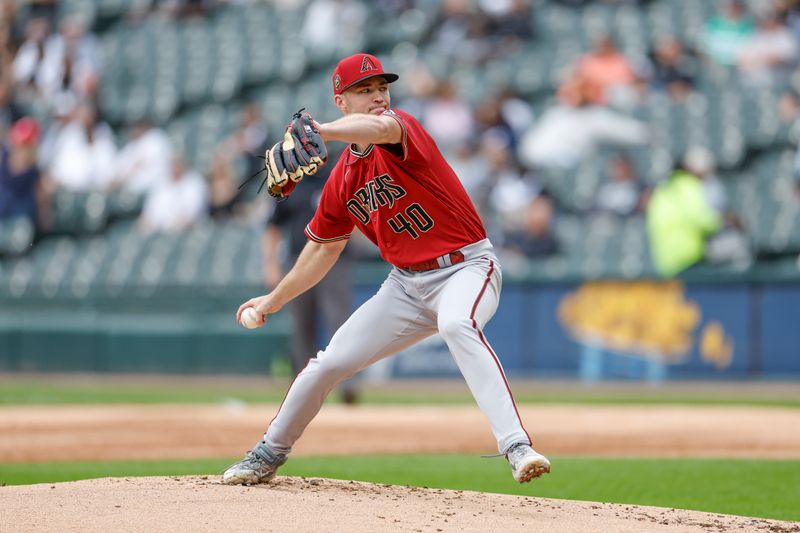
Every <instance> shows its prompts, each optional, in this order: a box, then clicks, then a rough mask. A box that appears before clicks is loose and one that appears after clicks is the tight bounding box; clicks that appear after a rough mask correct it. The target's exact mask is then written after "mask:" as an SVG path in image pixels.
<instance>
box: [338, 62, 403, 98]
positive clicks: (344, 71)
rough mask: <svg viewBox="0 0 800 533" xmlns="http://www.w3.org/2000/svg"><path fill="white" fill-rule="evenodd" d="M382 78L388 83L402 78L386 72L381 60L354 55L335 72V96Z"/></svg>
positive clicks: (339, 65) (341, 63) (340, 63)
mask: <svg viewBox="0 0 800 533" xmlns="http://www.w3.org/2000/svg"><path fill="white" fill-rule="evenodd" d="M374 76H382V77H383V78H384V79H386V81H387V82H388V83H392V82H393V81H397V79H398V78H399V77H400V76H398V75H397V74H392V73H391V72H384V71H383V65H381V62H380V60H379V59H378V58H377V57H375V56H373V55H370V54H353V55H351V56H350V57H346V58H344V59H342V60H341V61H339V64H338V65H336V70H334V71H333V78H332V81H333V94H342V93H343V92H345V91H346V90H347V89H349V88H350V87H352V86H353V85H355V84H356V83H358V82H360V81H364V80H366V79H369V78H372V77H374Z"/></svg>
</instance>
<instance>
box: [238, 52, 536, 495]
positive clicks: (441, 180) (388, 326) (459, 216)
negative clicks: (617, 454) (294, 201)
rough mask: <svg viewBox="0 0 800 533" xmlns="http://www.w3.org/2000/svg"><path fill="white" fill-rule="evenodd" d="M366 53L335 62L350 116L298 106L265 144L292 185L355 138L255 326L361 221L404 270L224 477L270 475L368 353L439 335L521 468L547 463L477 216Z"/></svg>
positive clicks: (302, 287)
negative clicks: (517, 384) (516, 384)
mask: <svg viewBox="0 0 800 533" xmlns="http://www.w3.org/2000/svg"><path fill="white" fill-rule="evenodd" d="M397 79H398V76H397V74H391V73H389V72H384V70H383V66H382V65H381V63H380V61H379V60H378V59H377V58H376V57H374V56H372V55H369V54H363V53H360V54H355V55H352V56H350V57H347V58H345V59H343V60H342V61H341V62H340V63H339V64H338V65H337V67H336V69H335V70H334V72H333V78H332V82H333V94H334V102H335V104H336V106H337V107H338V108H339V110H340V111H341V112H342V114H343V115H344V116H343V117H342V118H339V119H338V120H335V121H333V122H329V123H325V124H319V123H317V122H315V121H314V120H313V119H312V118H311V116H310V115H309V114H308V113H298V114H296V115H295V117H294V119H293V121H292V122H291V123H290V124H289V126H288V127H287V130H286V135H285V136H284V138H283V140H282V141H281V142H279V143H277V144H276V145H275V146H273V147H272V148H271V149H270V150H268V151H267V156H266V162H267V165H266V166H267V170H268V172H267V179H266V182H267V185H268V187H267V190H268V191H269V192H270V194H272V195H273V196H277V197H285V196H288V195H289V194H290V193H291V191H292V190H293V188H294V187H295V186H296V185H297V184H298V182H299V181H300V180H301V179H302V178H303V176H305V175H308V174H313V173H314V172H316V170H317V168H319V166H321V165H322V164H324V163H325V160H326V159H327V150H326V149H325V142H326V141H342V142H345V143H348V144H349V149H347V150H345V151H344V153H343V154H342V156H341V157H340V158H339V161H338V162H337V164H336V166H335V167H334V169H333V171H332V172H331V175H330V177H329V178H328V180H327V182H326V184H325V187H324V189H323V191H322V196H321V199H320V202H319V206H318V208H317V210H316V213H315V214H314V217H313V218H312V219H311V221H310V222H309V224H308V226H307V227H306V230H305V233H306V236H307V237H308V241H307V243H306V245H305V247H304V249H303V251H302V253H301V254H300V256H299V257H298V259H297V262H296V263H295V265H294V266H293V267H292V269H291V270H290V271H289V272H288V273H287V274H286V276H285V277H284V278H283V279H282V280H281V281H280V283H279V284H278V285H277V286H276V287H275V289H274V290H273V291H272V292H270V293H269V294H266V295H264V296H259V297H256V298H252V299H250V300H248V301H247V302H245V303H243V304H242V305H241V306H240V307H239V310H238V312H237V317H236V318H237V320H241V318H242V313H243V312H244V311H245V309H248V308H250V307H252V308H254V309H255V311H256V313H257V316H258V320H259V325H263V324H264V321H265V320H266V317H267V315H270V314H272V313H276V312H278V311H279V310H280V309H281V308H282V307H283V306H284V305H286V304H287V303H288V302H289V301H291V300H292V299H293V298H295V297H297V296H298V295H299V294H301V293H303V292H304V291H306V290H308V289H309V288H311V287H313V286H314V285H315V284H317V283H318V282H319V281H320V280H321V279H322V278H323V276H325V274H326V272H328V270H329V269H330V268H331V267H332V266H333V264H334V263H335V262H336V261H337V259H338V257H339V254H340V253H341V252H342V249H343V248H344V247H345V244H346V243H347V240H348V239H349V238H350V235H351V234H352V232H353V229H354V228H358V229H359V230H360V231H361V232H362V233H363V234H364V235H365V236H367V237H368V238H369V239H370V240H371V241H372V242H374V243H375V244H376V245H377V246H378V248H379V249H380V253H381V256H382V257H383V259H385V260H386V261H388V262H389V263H391V264H392V265H393V266H394V268H393V269H392V271H391V273H390V274H389V276H388V278H387V279H386V280H385V281H384V283H383V285H382V286H381V288H380V289H379V290H378V292H377V293H376V294H375V295H374V296H373V297H372V298H371V299H370V300H368V301H367V302H366V303H365V304H364V305H362V306H361V307H360V308H359V309H358V310H356V311H355V313H353V315H352V316H350V318H349V319H348V320H347V321H346V322H345V323H344V324H343V325H342V327H341V328H340V329H339V330H338V331H337V332H336V333H335V335H334V336H333V338H332V339H331V341H330V344H328V346H327V347H326V348H325V349H324V350H322V351H321V352H319V353H318V354H317V357H316V358H312V359H310V361H309V363H308V365H307V366H306V367H305V368H304V369H303V371H302V372H300V374H299V375H298V376H297V378H296V379H295V381H294V382H293V383H292V385H291V386H290V387H289V391H288V392H287V394H286V398H285V399H284V401H283V404H282V405H281V406H280V408H279V409H278V413H277V414H276V415H275V418H274V419H273V420H272V422H270V424H269V427H268V428H267V431H266V433H265V434H264V436H263V439H262V440H261V441H260V442H258V443H257V444H256V445H255V447H254V448H253V449H252V450H250V451H249V452H248V453H247V455H246V456H245V458H244V459H243V460H241V461H239V462H238V463H236V464H234V465H232V466H231V467H230V468H228V469H227V470H226V471H225V473H224V474H223V482H224V483H227V484H255V483H265V482H268V481H269V480H270V479H272V478H273V477H274V476H275V473H276V471H277V469H278V467H280V466H281V465H282V464H284V463H285V462H286V459H287V456H288V454H289V453H290V452H291V451H292V446H293V445H294V443H295V441H297V439H299V438H300V436H301V435H302V434H303V430H305V428H306V426H308V424H309V423H310V422H311V420H312V419H313V418H314V416H316V414H317V412H318V411H319V409H320V407H321V406H322V403H323V401H324V399H325V397H326V395H327V394H328V393H329V392H330V391H331V390H332V389H333V388H334V387H335V386H336V385H337V384H339V383H340V382H341V381H343V380H345V379H347V378H349V377H350V376H352V375H353V374H355V373H356V372H358V371H359V370H361V369H363V368H365V367H367V366H369V365H370V364H372V363H374V362H376V361H378V360H380V359H382V358H384V357H388V356H390V355H392V354H395V353H397V352H399V351H401V350H403V349H404V348H407V347H409V346H411V345H412V344H414V343H416V342H418V341H420V340H422V339H424V338H426V337H428V336H430V335H433V334H435V333H437V332H438V333H440V334H441V336H442V338H443V339H444V341H445V342H446V343H447V346H448V348H449V349H450V352H451V353H452V354H453V357H454V358H455V361H456V363H457V364H458V367H459V369H460V370H461V373H462V374H463V375H464V378H465V379H466V381H467V384H468V386H469V388H470V390H471V391H472V394H473V395H474V397H475V400H476V401H477V403H478V406H479V407H480V408H481V410H482V411H483V412H484V413H485V414H486V416H487V418H488V419H489V423H490V425H491V428H492V432H493V433H494V436H495V438H496V439H497V446H498V450H499V452H500V453H501V454H503V455H505V457H506V458H507V459H508V461H509V463H510V465H511V470H512V474H513V476H514V479H516V480H517V481H519V482H520V483H522V482H527V481H530V480H531V479H533V478H535V477H538V476H540V475H542V474H544V473H547V472H549V471H550V462H549V461H548V460H547V458H545V457H544V456H542V455H541V454H539V453H537V452H536V451H534V450H533V448H531V439H530V437H529V435H528V433H527V431H526V430H525V428H524V427H523V425H522V420H521V419H520V417H519V413H518V411H517V407H516V404H515V403H514V398H513V397H512V394H511V389H510V388H509V385H508V381H507V380H506V376H505V373H504V372H503V367H502V365H501V364H500V360H499V358H498V357H497V354H496V353H495V352H494V350H493V349H492V347H491V345H490V344H489V341H488V340H487V339H486V337H485V335H484V333H483V328H484V326H485V325H486V323H487V322H488V321H489V319H490V318H491V317H492V316H493V315H494V313H495V310H496V309H497V305H498V302H499V298H500V288H501V283H502V274H501V271H500V266H499V264H498V262H497V258H496V257H495V254H494V251H493V248H492V244H491V243H490V242H489V240H488V239H487V238H486V231H485V230H484V228H483V225H482V223H481V220H480V218H479V217H478V215H477V213H476V211H475V208H474V207H473V205H472V203H471V201H470V199H469V197H468V196H467V193H466V192H465V191H464V188H463V187H462V185H461V183H460V181H459V179H458V177H457V176H456V175H455V173H454V172H453V169H452V168H450V166H449V165H448V164H447V162H446V161H445V159H444V157H443V156H442V154H441V153H440V152H439V149H438V148H437V147H436V144H435V143H434V141H433V139H432V138H431V136H430V135H429V134H428V133H427V132H426V131H425V129H424V128H423V127H422V126H421V125H420V123H419V122H418V121H417V120H416V119H415V118H414V117H412V116H411V115H409V114H407V113H405V112H403V111H401V110H398V109H392V108H391V105H390V104H391V98H390V95H389V84H390V83H392V82H394V81H396V80H397Z"/></svg>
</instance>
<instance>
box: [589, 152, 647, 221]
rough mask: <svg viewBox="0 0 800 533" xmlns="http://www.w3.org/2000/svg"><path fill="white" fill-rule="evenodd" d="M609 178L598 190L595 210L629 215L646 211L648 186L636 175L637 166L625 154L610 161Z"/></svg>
mask: <svg viewBox="0 0 800 533" xmlns="http://www.w3.org/2000/svg"><path fill="white" fill-rule="evenodd" d="M607 174H608V180H607V181H606V183H604V184H603V185H601V186H600V187H599V189H598V190H597V195H596V198H595V203H594V210H595V211H602V212H606V213H611V214H614V215H618V216H623V217H624V216H629V215H634V214H636V213H640V212H643V211H644V204H645V201H646V199H647V197H646V191H647V188H646V187H645V185H644V184H643V183H642V182H641V180H639V177H638V176H637V175H636V168H635V167H634V166H633V163H632V162H631V160H630V159H629V158H628V157H626V156H624V155H616V156H615V157H612V158H611V159H610V160H609V162H608V172H607Z"/></svg>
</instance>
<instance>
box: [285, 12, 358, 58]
mask: <svg viewBox="0 0 800 533" xmlns="http://www.w3.org/2000/svg"><path fill="white" fill-rule="evenodd" d="M303 20H304V21H305V22H304V24H303V28H302V31H301V32H300V33H301V34H302V35H303V36H304V39H303V44H304V45H305V47H306V48H307V49H308V51H309V52H310V53H311V55H312V57H317V58H321V59H326V60H327V59H331V58H332V57H334V56H336V55H337V54H339V53H340V52H344V51H352V50H354V49H358V48H360V47H361V46H362V44H363V42H362V41H363V38H364V23H365V22H366V20H367V10H366V8H365V7H364V5H363V4H362V3H361V2H360V1H358V0H312V1H311V3H310V4H309V5H308V7H307V8H306V10H305V16H304V17H303Z"/></svg>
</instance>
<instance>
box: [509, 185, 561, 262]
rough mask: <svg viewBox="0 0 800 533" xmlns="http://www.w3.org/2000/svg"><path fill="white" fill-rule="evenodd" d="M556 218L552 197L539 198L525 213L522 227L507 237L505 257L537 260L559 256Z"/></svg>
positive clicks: (530, 204)
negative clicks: (554, 222) (554, 221)
mask: <svg viewBox="0 0 800 533" xmlns="http://www.w3.org/2000/svg"><path fill="white" fill-rule="evenodd" d="M554 218H555V206H554V205H553V201H552V200H551V199H550V197H549V196H548V195H546V194H542V195H539V196H537V197H536V198H535V199H534V200H533V201H531V202H530V203H529V204H528V206H527V208H526V209H525V211H524V214H523V224H522V227H521V228H520V229H517V230H514V231H511V232H510V233H509V234H508V236H507V237H506V239H505V242H504V243H503V252H504V255H506V256H507V255H509V254H511V255H516V256H518V257H522V258H527V259H536V258H541V257H547V256H550V255H554V254H557V253H558V252H559V244H558V240H557V239H556V237H555V234H554V233H553V219H554ZM512 261H513V259H512Z"/></svg>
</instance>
